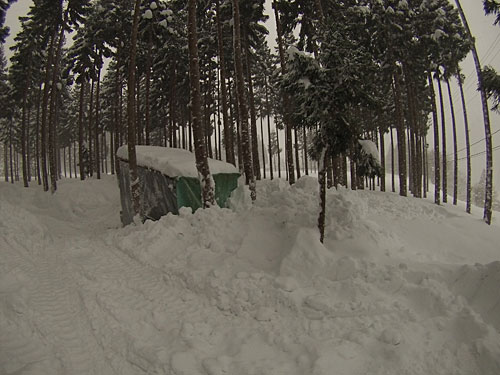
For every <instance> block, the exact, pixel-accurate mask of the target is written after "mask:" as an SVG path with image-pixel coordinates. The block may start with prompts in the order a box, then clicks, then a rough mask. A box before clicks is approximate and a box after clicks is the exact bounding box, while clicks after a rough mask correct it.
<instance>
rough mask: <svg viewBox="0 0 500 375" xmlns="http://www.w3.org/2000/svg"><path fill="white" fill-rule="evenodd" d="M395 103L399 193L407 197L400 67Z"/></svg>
mask: <svg viewBox="0 0 500 375" xmlns="http://www.w3.org/2000/svg"><path fill="white" fill-rule="evenodd" d="M393 89H394V102H395V103H394V105H395V109H396V121H397V127H396V134H397V139H398V170H399V195H401V196H404V197H406V195H407V186H406V179H407V173H406V137H405V124H404V118H403V110H402V102H401V82H400V74H399V71H398V68H396V72H395V73H394V86H393Z"/></svg>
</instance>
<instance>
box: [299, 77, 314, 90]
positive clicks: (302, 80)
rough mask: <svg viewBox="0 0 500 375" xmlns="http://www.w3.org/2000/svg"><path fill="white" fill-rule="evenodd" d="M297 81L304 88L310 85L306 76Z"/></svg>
mask: <svg viewBox="0 0 500 375" xmlns="http://www.w3.org/2000/svg"><path fill="white" fill-rule="evenodd" d="M299 83H300V84H301V85H303V86H304V88H305V89H306V90H307V89H308V88H309V87H310V86H311V81H310V80H309V78H307V77H302V78H301V79H299Z"/></svg>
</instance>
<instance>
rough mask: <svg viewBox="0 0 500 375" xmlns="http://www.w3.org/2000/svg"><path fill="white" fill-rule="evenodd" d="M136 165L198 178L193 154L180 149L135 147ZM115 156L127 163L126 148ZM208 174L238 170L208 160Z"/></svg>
mask: <svg viewBox="0 0 500 375" xmlns="http://www.w3.org/2000/svg"><path fill="white" fill-rule="evenodd" d="M135 150H136V154H137V165H139V166H141V167H146V168H151V169H154V170H156V171H158V172H161V173H163V174H165V175H167V176H170V177H181V176H182V177H195V178H197V177H198V170H197V169H196V164H195V155H194V153H192V152H190V151H187V150H183V149H180V148H168V147H160V146H136V147H135ZM116 155H117V156H118V157H119V158H120V159H123V160H127V161H128V147H127V146H122V147H120V148H119V149H118V151H117V152H116ZM208 163H209V166H210V173H211V174H212V175H214V174H222V173H238V174H239V171H238V169H237V168H236V167H235V166H234V165H232V164H229V163H226V162H224V161H220V160H215V159H210V158H209V159H208Z"/></svg>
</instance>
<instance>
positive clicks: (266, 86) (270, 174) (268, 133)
mask: <svg viewBox="0 0 500 375" xmlns="http://www.w3.org/2000/svg"><path fill="white" fill-rule="evenodd" d="M264 79H265V82H264V83H265V90H266V112H267V142H268V147H269V150H268V152H269V176H270V177H271V180H272V179H273V178H274V175H273V145H272V140H271V107H270V104H269V87H268V85H267V80H268V78H267V76H266V77H264Z"/></svg>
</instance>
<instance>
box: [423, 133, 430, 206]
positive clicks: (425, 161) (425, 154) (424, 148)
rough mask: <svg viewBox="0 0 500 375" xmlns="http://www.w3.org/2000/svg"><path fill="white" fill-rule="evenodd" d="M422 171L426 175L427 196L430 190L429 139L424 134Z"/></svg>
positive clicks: (424, 195)
mask: <svg viewBox="0 0 500 375" xmlns="http://www.w3.org/2000/svg"><path fill="white" fill-rule="evenodd" d="M421 145H422V172H423V175H424V186H423V194H422V195H423V197H424V198H427V191H428V190H429V166H428V163H427V139H426V137H425V136H422V140H421Z"/></svg>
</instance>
